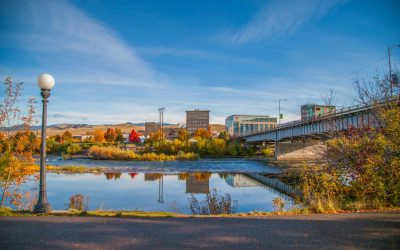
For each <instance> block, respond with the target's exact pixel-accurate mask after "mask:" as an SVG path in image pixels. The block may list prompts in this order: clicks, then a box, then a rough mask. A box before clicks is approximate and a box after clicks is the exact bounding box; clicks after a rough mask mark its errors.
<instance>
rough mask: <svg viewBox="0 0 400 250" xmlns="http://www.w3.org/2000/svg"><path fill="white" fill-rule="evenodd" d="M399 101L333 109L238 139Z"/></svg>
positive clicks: (380, 101) (382, 101)
mask: <svg viewBox="0 0 400 250" xmlns="http://www.w3.org/2000/svg"><path fill="white" fill-rule="evenodd" d="M399 99H400V97H399V96H393V97H391V99H390V100H387V99H381V100H378V101H374V102H370V103H368V104H364V103H362V104H356V105H352V106H349V107H344V108H341V109H335V110H332V111H329V112H327V113H325V114H323V115H321V116H315V117H309V118H305V119H300V120H295V121H291V122H285V123H282V124H278V125H277V126H275V127H274V128H268V129H263V130H259V131H257V132H253V133H246V134H244V135H241V136H239V137H244V136H251V135H258V134H262V133H264V132H269V131H274V130H280V129H284V128H287V127H295V126H297V125H301V124H306V123H310V122H316V121H321V120H326V119H329V118H332V117H336V116H341V115H344V114H346V113H353V112H357V111H361V110H366V109H370V108H372V107H373V105H376V104H378V105H380V104H384V103H388V102H393V101H398V100H399Z"/></svg>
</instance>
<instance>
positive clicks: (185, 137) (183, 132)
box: [179, 129, 189, 142]
mask: <svg viewBox="0 0 400 250" xmlns="http://www.w3.org/2000/svg"><path fill="white" fill-rule="evenodd" d="M179 140H180V141H183V142H185V141H188V140H189V132H188V131H187V130H186V129H182V130H181V131H179Z"/></svg>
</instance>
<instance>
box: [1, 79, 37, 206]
mask: <svg viewBox="0 0 400 250" xmlns="http://www.w3.org/2000/svg"><path fill="white" fill-rule="evenodd" d="M4 88H5V89H4V93H5V96H4V98H3V99H2V101H1V103H0V126H1V127H2V128H5V131H6V133H5V134H2V136H1V149H2V151H1V154H0V184H1V189H2V195H1V200H0V207H3V206H4V202H5V200H6V198H9V199H10V203H11V204H12V205H14V206H16V207H18V206H19V205H20V204H21V202H22V199H23V197H24V194H25V193H21V192H22V191H20V190H19V187H20V185H21V184H22V183H23V182H24V181H25V180H26V178H25V177H26V176H27V175H28V174H32V173H33V172H34V171H33V172H32V169H33V168H32V167H30V166H31V164H32V163H33V157H32V154H33V153H34V151H35V150H36V145H37V138H36V137H35V134H34V133H32V132H31V130H30V129H31V126H32V124H33V123H34V122H35V121H34V114H35V101H34V99H30V100H29V102H28V110H27V114H26V115H22V114H21V111H20V109H19V108H18V107H17V103H18V101H19V97H20V96H21V89H22V83H14V82H13V81H12V79H11V78H6V80H5V81H4ZM21 125H22V126H21ZM21 127H22V129H19V128H21ZM17 130H19V131H17Z"/></svg>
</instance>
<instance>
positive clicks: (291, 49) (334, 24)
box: [0, 0, 400, 124]
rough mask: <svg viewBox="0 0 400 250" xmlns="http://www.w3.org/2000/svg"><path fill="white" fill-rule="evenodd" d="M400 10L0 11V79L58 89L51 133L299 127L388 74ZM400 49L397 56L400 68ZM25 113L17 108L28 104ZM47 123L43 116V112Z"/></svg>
mask: <svg viewBox="0 0 400 250" xmlns="http://www.w3.org/2000/svg"><path fill="white" fill-rule="evenodd" d="M399 9H400V3H398V1H395V0H394V1H342V0H329V1H317V0H304V1H290V0H289V1H261V0H247V1H244V0H243V1H239V0H238V1H211V0H210V1H194V0H193V1H188V0H182V1H172V0H171V1H161V0H160V1H139V0H136V1H128V0H124V1H107V0H103V1H102V0H80V1H78V0H76V1H63V0H56V1H41V0H37V1H24V0H19V1H13V0H9V1H6V0H1V1H0V55H1V57H0V77H1V78H2V79H4V78H5V77H7V76H11V77H12V78H13V79H14V80H16V81H23V82H24V83H25V84H24V96H23V99H27V98H28V97H31V96H34V97H36V98H38V99H39V97H40V96H39V90H38V87H37V84H36V79H37V76H38V75H39V74H40V73H43V72H46V73H50V74H52V75H53V76H54V77H55V79H56V86H55V87H54V89H53V91H52V96H51V97H50V101H51V102H50V107H49V121H48V123H49V124H55V123H89V124H103V123H106V124H111V123H123V122H143V121H156V120H157V119H158V114H157V109H158V108H159V107H165V108H166V113H165V121H166V122H171V123H175V122H183V121H184V120H185V110H190V109H195V108H198V109H209V110H211V122H212V123H224V119H225V117H227V116H229V115H231V114H267V115H271V116H277V113H278V99H281V98H286V99H288V101H287V102H284V103H282V113H284V114H285V119H284V120H283V121H289V120H293V119H296V118H298V117H299V113H300V105H302V104H305V103H311V102H317V103H319V102H321V95H324V93H327V92H328V90H329V89H330V88H335V90H336V92H337V97H338V98H337V99H338V100H337V103H336V104H337V105H338V106H348V105H351V104H352V103H354V99H353V96H354V91H353V87H352V80H353V79H354V78H369V77H371V76H372V75H373V74H374V73H375V72H377V71H378V72H384V71H385V70H386V69H387V45H388V44H399V43H400V21H399V12H398V10H399ZM399 55H400V49H394V50H393V61H394V67H395V68H397V69H399V59H400V56H399ZM21 106H22V105H21ZM39 114H40V112H39Z"/></svg>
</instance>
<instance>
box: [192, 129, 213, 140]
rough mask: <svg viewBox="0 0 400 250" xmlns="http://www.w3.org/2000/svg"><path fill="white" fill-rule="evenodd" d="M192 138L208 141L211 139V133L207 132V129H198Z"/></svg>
mask: <svg viewBox="0 0 400 250" xmlns="http://www.w3.org/2000/svg"><path fill="white" fill-rule="evenodd" d="M194 137H201V138H203V139H210V138H211V132H210V131H209V130H207V129H204V128H199V129H198V130H196V132H195V133H194Z"/></svg>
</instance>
